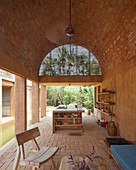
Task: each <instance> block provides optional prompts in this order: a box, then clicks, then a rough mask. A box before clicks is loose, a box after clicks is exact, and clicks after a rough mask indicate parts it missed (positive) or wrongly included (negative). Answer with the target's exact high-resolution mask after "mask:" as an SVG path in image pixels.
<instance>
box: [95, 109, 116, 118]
mask: <svg viewBox="0 0 136 170" xmlns="http://www.w3.org/2000/svg"><path fill="white" fill-rule="evenodd" d="M95 109H97V108H95ZM97 110H98V111H99V112H101V113H103V114H105V115H107V116H111V114H110V113H107V112H103V111H102V110H100V109H97ZM112 116H115V114H112Z"/></svg>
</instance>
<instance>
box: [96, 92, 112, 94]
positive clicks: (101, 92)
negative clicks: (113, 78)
mask: <svg viewBox="0 0 136 170" xmlns="http://www.w3.org/2000/svg"><path fill="white" fill-rule="evenodd" d="M98 94H100V95H101V94H115V92H101V93H98Z"/></svg>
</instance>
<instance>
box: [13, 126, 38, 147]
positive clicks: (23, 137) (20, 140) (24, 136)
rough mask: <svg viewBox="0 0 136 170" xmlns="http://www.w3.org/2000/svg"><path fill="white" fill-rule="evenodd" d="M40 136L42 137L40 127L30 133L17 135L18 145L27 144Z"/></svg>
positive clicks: (29, 131)
mask: <svg viewBox="0 0 136 170" xmlns="http://www.w3.org/2000/svg"><path fill="white" fill-rule="evenodd" d="M38 136H40V132H39V129H38V127H36V128H33V129H30V130H28V131H25V132H22V133H19V134H16V139H17V143H18V145H22V144H24V143H25V142H27V141H29V140H32V139H34V138H36V137H38Z"/></svg>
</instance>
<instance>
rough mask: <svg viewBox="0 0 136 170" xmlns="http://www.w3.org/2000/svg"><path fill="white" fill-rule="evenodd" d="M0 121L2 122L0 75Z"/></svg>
mask: <svg viewBox="0 0 136 170" xmlns="http://www.w3.org/2000/svg"><path fill="white" fill-rule="evenodd" d="M0 123H2V78H1V77H0Z"/></svg>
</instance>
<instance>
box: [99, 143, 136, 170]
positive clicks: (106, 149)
mask: <svg viewBox="0 0 136 170" xmlns="http://www.w3.org/2000/svg"><path fill="white" fill-rule="evenodd" d="M129 143H130V144H136V142H132V141H129ZM99 145H100V146H102V147H103V148H104V149H105V151H107V153H108V157H109V158H110V159H111V158H113V159H114V161H115V162H116V164H117V165H118V167H119V168H120V170H123V168H122V166H121V165H120V164H119V162H118V160H117V159H116V158H115V157H114V155H113V154H112V152H111V148H110V146H109V144H108V143H107V142H106V140H100V141H99ZM118 146H119V145H118ZM124 146H125V145H124Z"/></svg>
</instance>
